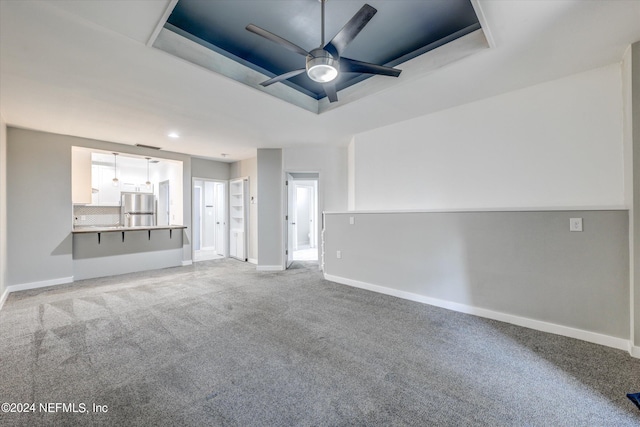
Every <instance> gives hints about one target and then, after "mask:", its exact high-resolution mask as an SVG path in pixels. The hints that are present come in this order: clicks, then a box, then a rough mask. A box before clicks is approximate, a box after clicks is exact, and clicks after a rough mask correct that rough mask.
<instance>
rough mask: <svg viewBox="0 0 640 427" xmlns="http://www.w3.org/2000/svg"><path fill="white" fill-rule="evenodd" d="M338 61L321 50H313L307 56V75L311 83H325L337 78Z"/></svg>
mask: <svg viewBox="0 0 640 427" xmlns="http://www.w3.org/2000/svg"><path fill="white" fill-rule="evenodd" d="M339 72H340V60H339V58H336V57H334V56H333V55H331V54H330V53H329V52H327V51H326V50H324V49H322V48H317V49H313V50H312V51H311V52H309V55H308V56H307V75H308V76H309V78H310V79H311V80H313V81H316V82H319V83H327V82H330V81H332V80H333V79H335V78H336V77H338V74H339Z"/></svg>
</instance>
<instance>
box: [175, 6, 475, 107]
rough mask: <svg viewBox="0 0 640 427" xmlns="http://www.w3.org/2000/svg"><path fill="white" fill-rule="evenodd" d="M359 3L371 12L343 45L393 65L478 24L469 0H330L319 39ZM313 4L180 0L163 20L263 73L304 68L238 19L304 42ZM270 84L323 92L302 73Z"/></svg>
mask: <svg viewBox="0 0 640 427" xmlns="http://www.w3.org/2000/svg"><path fill="white" fill-rule="evenodd" d="M365 3H368V4H370V5H371V6H373V7H375V8H376V9H378V13H377V14H376V15H375V16H374V17H373V19H372V20H371V21H370V22H369V23H368V24H367V26H365V28H364V29H363V30H362V32H360V34H358V36H357V37H356V38H355V39H354V40H353V42H352V43H351V44H350V45H349V46H348V47H347V49H346V51H345V52H344V56H346V57H349V58H352V59H357V60H359V61H366V62H371V63H375V64H380V65H388V66H397V65H399V64H401V63H403V62H405V61H408V60H410V59H412V58H414V57H416V56H418V55H421V54H423V53H425V52H428V51H429V50H432V49H435V48H436V47H439V46H441V45H443V44H445V43H447V42H450V41H452V40H455V39H457V38H459V37H462V36H464V35H466V34H469V33H471V32H473V31H475V30H478V29H480V23H479V21H478V18H477V16H476V14H475V11H474V9H473V6H472V5H471V2H470V0H428V1H427V0H394V1H375V0H370V1H364V0H329V1H327V3H326V5H325V12H326V19H325V26H326V29H325V39H326V40H325V43H326V42H328V41H329V40H331V38H333V36H334V35H335V34H336V33H337V32H338V31H340V29H341V28H342V26H343V25H344V24H346V23H347V21H348V20H349V19H350V18H351V17H352V16H353V15H354V14H355V13H356V12H357V11H358V10H359V9H360V8H361V7H362V5H364V4H365ZM320 10H321V5H320V2H319V1H318V0H273V1H272V0H216V1H209V0H179V1H178V3H177V4H176V6H175V8H174V9H173V12H172V13H171V15H170V17H169V19H168V21H167V23H166V25H165V28H167V29H168V30H171V31H174V32H176V33H178V34H180V35H182V36H184V37H187V38H189V39H191V40H193V41H194V42H196V43H199V44H201V45H203V46H205V47H207V48H209V49H211V50H213V51H215V52H217V53H219V54H222V55H224V56H226V57H228V58H231V59H233V60H235V61H237V62H239V63H241V64H243V65H245V66H247V67H250V68H252V69H254V70H256V71H259V72H262V73H264V74H265V75H266V77H265V80H266V79H268V78H270V77H273V76H276V75H279V74H283V73H286V72H288V71H292V70H295V69H300V68H304V64H305V59H304V57H303V56H301V55H298V54H296V53H293V52H291V51H288V50H287V49H285V48H283V47H281V46H278V45H276V44H275V43H272V42H270V41H268V40H265V39H263V38H262V37H260V36H258V35H256V34H253V33H251V32H249V31H247V30H246V29H245V27H246V26H247V25H248V24H255V25H257V26H259V27H262V28H264V29H265V30H268V31H270V32H272V33H274V34H277V35H279V36H280V37H283V38H285V39H287V40H290V41H291V42H293V43H295V44H297V45H299V46H300V47H302V48H304V49H306V50H311V49H313V48H315V47H318V46H319V45H320V38H321V33H320ZM398 68H400V69H402V67H401V66H398ZM368 77H369V76H368V75H362V74H351V73H343V74H341V75H340V77H339V79H338V80H337V82H336V86H337V89H338V90H341V89H344V88H345V87H348V86H351V85H353V84H356V83H358V82H360V81H362V80H364V79H365V78H368ZM382 78H391V77H382ZM277 84H287V85H288V86H290V87H293V88H295V89H296V90H298V91H300V92H302V93H305V94H307V95H309V96H311V97H313V98H315V99H320V98H322V97H324V96H325V94H324V91H323V89H322V85H320V84H318V83H316V82H313V81H312V80H311V79H309V78H308V77H307V76H306V74H304V73H303V74H301V75H299V76H297V77H294V78H292V79H289V80H287V81H286V82H283V83H277Z"/></svg>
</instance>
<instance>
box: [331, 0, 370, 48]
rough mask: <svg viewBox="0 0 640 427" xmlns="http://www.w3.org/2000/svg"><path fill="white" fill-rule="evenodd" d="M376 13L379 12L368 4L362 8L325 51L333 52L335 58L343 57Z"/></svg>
mask: <svg viewBox="0 0 640 427" xmlns="http://www.w3.org/2000/svg"><path fill="white" fill-rule="evenodd" d="M376 12H377V10H376V9H375V8H374V7H372V6H369V5H368V4H365V5H364V6H362V8H360V10H359V11H358V12H357V13H356V14H355V15H353V17H352V18H351V19H350V20H349V22H347V23H346V24H345V25H344V27H342V29H341V30H340V31H338V34H336V35H335V36H334V37H333V39H332V40H331V41H330V42H329V43H327V45H326V46H325V50H327V51H329V52H331V54H332V55H334V56H335V54H337V55H338V56H340V55H342V52H343V51H344V49H345V48H346V47H347V45H348V44H349V43H351V41H352V40H353V39H354V38H356V36H357V35H358V33H360V31H361V30H362V29H363V28H364V26H365V25H367V23H368V22H369V21H370V20H371V18H373V15H375V14H376Z"/></svg>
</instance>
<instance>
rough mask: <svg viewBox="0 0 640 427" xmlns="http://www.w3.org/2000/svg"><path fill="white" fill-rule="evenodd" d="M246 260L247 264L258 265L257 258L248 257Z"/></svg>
mask: <svg viewBox="0 0 640 427" xmlns="http://www.w3.org/2000/svg"><path fill="white" fill-rule="evenodd" d="M247 262H248V263H249V264H255V265H258V260H257V259H255V258H249V259H248V260H247Z"/></svg>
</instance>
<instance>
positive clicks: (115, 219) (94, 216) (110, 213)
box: [73, 205, 120, 227]
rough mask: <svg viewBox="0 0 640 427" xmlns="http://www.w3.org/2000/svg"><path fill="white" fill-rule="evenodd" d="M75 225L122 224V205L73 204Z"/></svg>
mask: <svg viewBox="0 0 640 427" xmlns="http://www.w3.org/2000/svg"><path fill="white" fill-rule="evenodd" d="M73 225H74V226H80V227H82V226H84V227H86V226H91V225H95V226H101V227H109V226H113V225H120V206H83V205H74V206H73Z"/></svg>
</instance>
